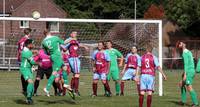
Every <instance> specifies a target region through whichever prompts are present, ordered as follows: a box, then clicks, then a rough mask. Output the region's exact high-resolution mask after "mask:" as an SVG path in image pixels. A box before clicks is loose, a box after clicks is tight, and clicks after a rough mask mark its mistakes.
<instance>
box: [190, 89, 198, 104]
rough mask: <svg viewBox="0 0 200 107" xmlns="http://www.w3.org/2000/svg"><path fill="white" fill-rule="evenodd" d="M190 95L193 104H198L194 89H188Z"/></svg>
mask: <svg viewBox="0 0 200 107" xmlns="http://www.w3.org/2000/svg"><path fill="white" fill-rule="evenodd" d="M190 96H191V98H192V102H193V104H195V105H198V104H199V103H198V99H197V94H196V92H195V91H194V90H191V91H190Z"/></svg>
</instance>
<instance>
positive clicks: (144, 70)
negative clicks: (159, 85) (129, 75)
mask: <svg viewBox="0 0 200 107" xmlns="http://www.w3.org/2000/svg"><path fill="white" fill-rule="evenodd" d="M152 49H153V48H152V47H151V45H148V47H147V48H146V53H145V54H144V55H143V56H142V57H141V76H140V95H139V107H143V101H144V95H145V93H147V107H151V102H152V93H153V92H154V83H155V73H156V69H158V70H159V72H160V73H161V74H162V76H163V78H164V80H166V79H167V78H166V76H165V74H164V73H163V71H162V69H161V67H160V65H159V62H158V58H157V57H156V56H154V55H153V54H152V53H151V52H152ZM136 77H138V71H137V73H136ZM136 80H138V78H136Z"/></svg>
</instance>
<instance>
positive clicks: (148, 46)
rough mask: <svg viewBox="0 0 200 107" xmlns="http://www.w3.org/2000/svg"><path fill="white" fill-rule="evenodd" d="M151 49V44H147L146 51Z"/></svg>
mask: <svg viewBox="0 0 200 107" xmlns="http://www.w3.org/2000/svg"><path fill="white" fill-rule="evenodd" d="M152 50H153V46H152V45H151V44H149V45H147V47H146V51H147V52H152Z"/></svg>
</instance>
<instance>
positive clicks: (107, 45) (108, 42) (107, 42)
mask: <svg viewBox="0 0 200 107" xmlns="http://www.w3.org/2000/svg"><path fill="white" fill-rule="evenodd" d="M106 47H107V48H108V49H110V48H112V41H111V40H108V41H106Z"/></svg>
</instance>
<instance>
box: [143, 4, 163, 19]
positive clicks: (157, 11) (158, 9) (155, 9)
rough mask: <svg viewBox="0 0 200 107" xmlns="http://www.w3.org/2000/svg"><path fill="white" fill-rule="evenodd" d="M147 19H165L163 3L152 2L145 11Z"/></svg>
mask: <svg viewBox="0 0 200 107" xmlns="http://www.w3.org/2000/svg"><path fill="white" fill-rule="evenodd" d="M144 18H145V19H163V18H164V8H163V6H162V5H159V6H157V5H155V4H152V5H151V6H150V7H149V9H148V10H147V11H146V12H145V13H144Z"/></svg>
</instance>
